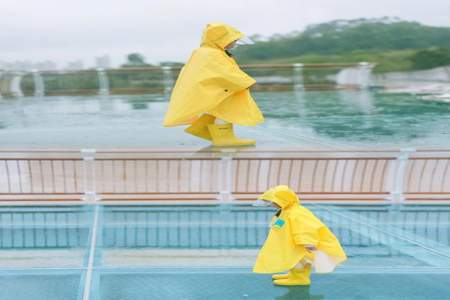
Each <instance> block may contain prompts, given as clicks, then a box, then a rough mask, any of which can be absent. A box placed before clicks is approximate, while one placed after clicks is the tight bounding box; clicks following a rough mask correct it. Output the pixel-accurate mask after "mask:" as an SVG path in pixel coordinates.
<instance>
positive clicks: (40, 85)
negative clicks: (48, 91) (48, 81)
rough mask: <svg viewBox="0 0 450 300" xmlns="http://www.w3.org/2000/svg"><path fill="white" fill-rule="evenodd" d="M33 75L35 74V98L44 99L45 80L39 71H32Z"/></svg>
mask: <svg viewBox="0 0 450 300" xmlns="http://www.w3.org/2000/svg"><path fill="white" fill-rule="evenodd" d="M31 73H32V74H33V81H34V96H35V97H42V96H44V94H45V84H44V80H43V79H42V76H41V74H40V73H39V71H38V70H36V69H35V70H32V71H31Z"/></svg>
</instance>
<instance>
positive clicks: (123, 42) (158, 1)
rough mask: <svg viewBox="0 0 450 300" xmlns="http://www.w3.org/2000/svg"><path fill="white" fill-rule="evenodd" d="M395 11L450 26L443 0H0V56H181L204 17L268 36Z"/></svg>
mask: <svg viewBox="0 0 450 300" xmlns="http://www.w3.org/2000/svg"><path fill="white" fill-rule="evenodd" d="M383 16H397V17H400V18H402V19H405V20H414V21H419V22H421V23H424V24H428V25H437V26H450V0H427V1H423V0H422V1H419V0H377V1H370V0H310V1H303V0H226V1H214V0H184V1H183V0H128V1H124V0H71V1H66V0H0V61H14V60H30V61H39V60H46V59H51V60H53V61H55V62H57V63H58V64H59V65H60V66H64V65H65V63H66V62H68V61H73V60H78V59H82V60H83V62H84V64H85V66H91V65H93V63H94V57H95V56H101V55H104V54H109V55H110V56H111V58H112V61H113V65H118V64H120V63H122V62H123V61H124V60H125V55H126V54H127V53H130V52H140V53H142V54H144V56H145V57H146V58H147V61H148V62H150V63H157V62H159V61H165V60H176V61H185V60H186V59H187V57H188V56H189V54H190V52H191V51H192V49H193V48H194V47H196V46H197V45H198V44H199V40H200V36H201V31H202V29H203V27H204V26H205V24H207V23H209V22H226V23H229V24H230V25H233V26H235V27H237V28H238V29H240V30H241V31H243V32H245V33H247V34H248V35H252V34H261V35H264V36H270V35H272V34H274V33H287V32H290V31H294V30H302V29H304V28H305V26H307V25H309V24H313V23H320V22H326V21H330V20H334V19H354V18H360V17H366V18H371V17H383Z"/></svg>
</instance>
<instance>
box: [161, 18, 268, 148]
mask: <svg viewBox="0 0 450 300" xmlns="http://www.w3.org/2000/svg"><path fill="white" fill-rule="evenodd" d="M243 38H244V34H243V33H241V32H239V31H238V30H236V29H235V28H233V27H231V26H228V25H226V24H220V23H216V24H209V25H207V27H206V29H205V30H204V32H203V37H202V43H201V45H200V48H197V49H196V50H194V52H193V53H192V55H191V58H190V59H189V61H188V62H187V63H186V65H185V66H184V67H183V69H182V70H181V72H180V75H179V77H178V79H177V82H176V84H175V87H174V89H173V92H172V95H171V98H170V103H169V108H168V110H167V112H166V115H165V119H164V126H179V125H190V126H189V127H188V128H186V130H185V131H186V132H188V133H190V134H192V135H195V136H197V137H200V138H203V139H206V140H209V141H212V143H213V144H214V145H215V146H243V145H253V144H255V141H254V140H249V139H239V138H237V137H236V136H235V135H234V131H233V124H238V125H245V126H255V125H257V124H259V123H261V122H263V121H264V117H263V116H262V114H261V111H260V110H259V108H258V106H257V105H256V103H255V101H254V100H253V98H252V96H251V95H250V91H249V88H250V87H251V86H252V85H253V84H254V83H255V80H254V79H253V78H251V77H250V76H249V75H247V74H246V73H245V72H243V71H242V70H241V69H240V68H239V66H238V65H237V63H236V61H235V60H234V59H233V58H232V57H231V55H230V54H229V52H228V51H227V50H229V49H231V48H232V47H233V46H234V45H235V44H236V43H238V42H239V40H241V39H243Z"/></svg>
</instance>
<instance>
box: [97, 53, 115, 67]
mask: <svg viewBox="0 0 450 300" xmlns="http://www.w3.org/2000/svg"><path fill="white" fill-rule="evenodd" d="M95 66H96V67H97V68H103V69H109V68H111V58H110V57H109V55H107V54H106V55H103V56H98V57H96V58H95Z"/></svg>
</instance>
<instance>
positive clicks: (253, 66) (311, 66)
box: [2, 62, 374, 75]
mask: <svg viewBox="0 0 450 300" xmlns="http://www.w3.org/2000/svg"><path fill="white" fill-rule="evenodd" d="M368 64H369V65H374V64H373V63H368ZM299 65H301V67H302V68H303V69H321V68H351V67H358V66H360V65H361V62H355V63H353V62H349V63H300V64H299V63H289V64H287V63H286V64H242V65H241V68H245V69H265V68H266V69H271V68H273V69H278V68H286V69H290V68H295V67H297V66H299ZM183 66H184V65H174V66H147V67H123V68H105V69H103V71H105V72H127V71H131V72H135V71H163V70H164V68H170V69H172V70H180V69H182V68H183ZM2 71H3V72H5V73H19V72H20V73H24V74H28V73H30V74H31V73H35V72H36V70H20V71H19V70H2ZM97 71H98V68H96V67H93V68H89V69H79V70H64V69H62V70H39V71H37V72H39V73H41V74H55V75H58V74H71V73H97Z"/></svg>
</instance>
